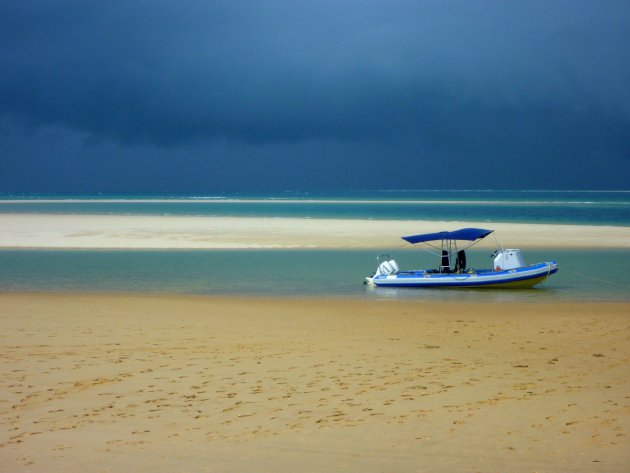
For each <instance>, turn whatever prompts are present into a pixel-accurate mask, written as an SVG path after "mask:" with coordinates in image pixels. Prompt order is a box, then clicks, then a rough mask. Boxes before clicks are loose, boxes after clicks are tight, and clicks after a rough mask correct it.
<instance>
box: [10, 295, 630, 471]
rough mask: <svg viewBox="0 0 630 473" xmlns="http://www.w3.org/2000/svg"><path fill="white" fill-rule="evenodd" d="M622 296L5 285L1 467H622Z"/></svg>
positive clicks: (626, 409) (626, 387)
mask: <svg viewBox="0 0 630 473" xmlns="http://www.w3.org/2000/svg"><path fill="white" fill-rule="evenodd" d="M629 309H630V304H627V303H557V304H547V303H544V304H543V303H532V304H528V303H516V304H514V303H510V304H509V305H505V306H504V305H501V304H449V303H427V302H423V301H396V302H391V301H382V302H374V301H372V302H367V301H354V300H311V299H247V298H210V297H196V296H186V297H184V296H181V297H180V296H142V295H89V294H83V295H67V294H66V295H64V294H0V323H1V326H2V331H1V332H0V343H1V347H2V348H1V350H0V353H1V354H2V362H1V364H0V375H1V376H0V392H1V393H2V395H1V396H0V424H1V425H2V426H3V429H1V432H2V433H1V436H0V471H7V472H8V471H11V472H22V471H24V472H62V471H63V472H84V471H137V472H145V471H146V472H172V471H191V472H193V471H194V472H204V471H207V472H246V471H256V472H296V471H299V472H322V471H346V472H381V471H391V472H396V471H399V472H409V471H431V472H453V471H511V472H533V471H547V472H566V471H572V472H592V471H597V472H621V471H628V468H629V467H630V451H629V450H628V448H627V447H628V437H627V435H628V430H629V429H630V417H629V414H630V376H629V375H630V370H629V368H628V366H629V364H628V362H629V356H630V330H629V328H630V318H629V317H630V315H629V314H630V310H629Z"/></svg>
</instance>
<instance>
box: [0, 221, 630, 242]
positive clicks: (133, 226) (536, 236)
mask: <svg viewBox="0 0 630 473" xmlns="http://www.w3.org/2000/svg"><path fill="white" fill-rule="evenodd" d="M463 227H480V228H488V227H489V228H491V229H494V230H496V231H495V235H496V237H497V238H498V242H499V243H500V244H501V245H502V246H504V247H506V248H630V227H613V226H589V225H543V224H518V223H492V224H489V223H487V222H432V221H401V220H391V221H387V220H345V219H339V220H333V219H299V218H254V217H252V218H242V217H178V216H137V215H57V214H0V248H135V249H142V248H156V249H177V248H186V249H194V248H199V249H203V248H207V249H211V248H214V249H221V248H226V249H228V248H398V247H408V246H409V244H408V243H406V242H404V241H402V240H401V239H400V237H401V236H403V235H414V234H418V233H428V232H435V231H441V230H456V229H458V228H463ZM486 241H487V242H488V243H482V244H487V245H490V246H493V247H496V246H499V245H497V244H496V242H495V241H494V237H488V238H487V239H486Z"/></svg>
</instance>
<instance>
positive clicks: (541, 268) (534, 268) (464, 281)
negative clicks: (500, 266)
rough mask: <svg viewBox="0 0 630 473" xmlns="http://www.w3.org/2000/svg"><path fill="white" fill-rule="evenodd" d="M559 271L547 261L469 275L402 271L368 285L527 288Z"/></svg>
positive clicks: (554, 264)
mask: <svg viewBox="0 0 630 473" xmlns="http://www.w3.org/2000/svg"><path fill="white" fill-rule="evenodd" d="M557 271H558V264H557V263H556V262H555V261H547V262H544V263H537V264H533V265H531V266H525V267H522V268H515V269H508V270H501V271H494V270H491V269H488V270H479V271H471V272H466V273H435V272H429V271H424V270H416V271H399V272H396V273H395V274H389V275H382V274H379V275H376V276H372V277H368V278H366V282H367V283H368V284H372V285H374V286H378V287H475V288H523V287H525V288H527V287H533V286H535V285H536V284H540V283H541V282H543V281H544V280H545V279H547V278H548V277H549V276H551V275H552V274H555V273H556V272H557Z"/></svg>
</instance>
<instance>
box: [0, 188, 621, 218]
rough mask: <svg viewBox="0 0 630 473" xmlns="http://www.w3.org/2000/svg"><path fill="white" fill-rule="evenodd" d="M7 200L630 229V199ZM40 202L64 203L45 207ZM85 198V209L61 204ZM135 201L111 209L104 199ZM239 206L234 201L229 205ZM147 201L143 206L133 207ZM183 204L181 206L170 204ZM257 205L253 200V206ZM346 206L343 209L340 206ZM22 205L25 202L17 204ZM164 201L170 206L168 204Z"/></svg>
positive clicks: (524, 194) (97, 208)
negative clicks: (626, 227) (44, 201)
mask: <svg viewBox="0 0 630 473" xmlns="http://www.w3.org/2000/svg"><path fill="white" fill-rule="evenodd" d="M201 197H203V196H181V195H171V194H166V195H152V196H119V195H113V196H84V195H75V196H55V195H52V196H43V195H21V196H15V195H9V196H4V198H6V199H8V200H9V201H8V202H4V203H0V213H64V214H68V213H70V214H113V215H199V216H235V217H294V218H341V219H374V220H437V221H454V220H459V221H462V220H468V221H470V220H473V221H481V222H527V223H555V224H557V223H564V224H588V225H622V226H628V225H630V192H584V191H581V192H550V191H546V192H538V191H486V192H483V191H409V192H404V191H390V192H371V193H353V192H349V193H344V194H337V195H302V194H300V195H296V194H285V195H281V196H273V195H258V196H241V195H232V196H220V197H215V198H214V199H213V200H211V201H200V198H201ZM37 198H40V199H41V198H53V199H61V200H59V201H57V202H50V203H42V202H38V201H37V200H34V199H37ZM72 198H82V199H87V201H83V202H72V201H69V200H63V199H72ZM111 198H113V199H122V198H131V201H119V202H110V201H106V200H107V199H111ZM227 198H236V199H238V200H237V201H226V199H227ZM138 199H147V200H145V201H141V202H139V201H135V202H134V201H133V200H138ZM174 199H183V200H184V201H183V202H181V201H177V202H174V201H170V202H169V200H174ZM254 199H256V200H254ZM340 199H341V201H340ZM17 200H19V201H21V202H19V203H18V202H16V201H17ZM164 200H166V201H164Z"/></svg>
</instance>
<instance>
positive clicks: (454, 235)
mask: <svg viewBox="0 0 630 473" xmlns="http://www.w3.org/2000/svg"><path fill="white" fill-rule="evenodd" d="M493 232H494V230H486V229H483V228H462V229H459V230H455V231H450V232H449V231H444V232H437V233H425V234H422V235H411V236H404V237H402V239H403V240H405V241H407V242H409V243H411V244H418V243H422V244H424V245H426V247H427V248H430V249H429V251H430V252H431V253H433V254H435V255H436V256H438V257H439V258H440V266H439V267H438V268H435V269H417V270H410V271H402V270H400V268H399V266H398V263H397V262H396V260H394V259H392V258H391V257H390V256H389V255H379V256H378V257H377V265H378V268H377V270H376V272H375V273H374V274H372V275H371V276H368V277H367V278H365V283H366V284H369V285H371V286H376V287H425V288H426V287H456V288H459V287H471V288H510V289H511V288H529V287H533V286H535V285H536V284H540V283H541V282H543V281H544V280H545V279H547V278H548V277H549V276H551V275H552V274H555V273H557V272H558V263H557V262H556V261H544V262H541V263H536V264H532V265H527V264H526V263H525V259H524V258H523V254H522V252H521V250H519V249H504V248H502V247H500V248H499V249H497V250H496V251H494V252H493V253H492V255H491V257H492V258H493V259H494V264H493V267H492V268H490V269H475V268H469V267H467V266H466V250H467V249H468V248H470V247H471V246H473V245H475V244H476V243H478V242H479V241H481V240H482V239H484V238H485V237H487V236H488V235H490V234H491V233H493ZM437 242H439V243H437ZM462 242H463V244H462Z"/></svg>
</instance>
